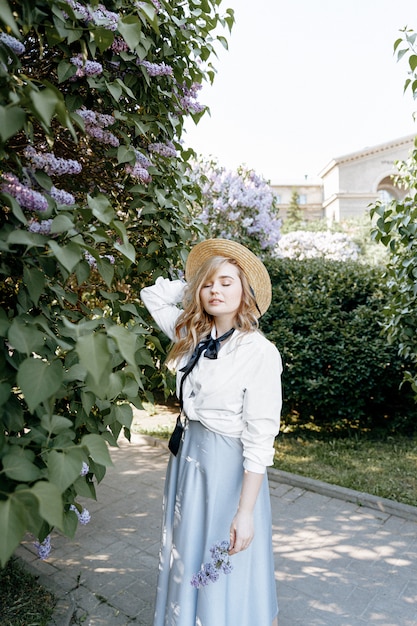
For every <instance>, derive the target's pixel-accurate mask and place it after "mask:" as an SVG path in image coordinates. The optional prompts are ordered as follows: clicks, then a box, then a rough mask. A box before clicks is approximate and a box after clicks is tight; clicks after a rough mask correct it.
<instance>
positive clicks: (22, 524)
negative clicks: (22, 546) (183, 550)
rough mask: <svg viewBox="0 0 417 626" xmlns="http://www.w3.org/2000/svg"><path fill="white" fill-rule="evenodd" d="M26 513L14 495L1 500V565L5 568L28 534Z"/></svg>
mask: <svg viewBox="0 0 417 626" xmlns="http://www.w3.org/2000/svg"><path fill="white" fill-rule="evenodd" d="M26 520H27V516H26V511H25V506H24V504H23V503H22V502H19V501H18V500H17V499H16V498H15V497H13V495H12V496H11V497H9V498H8V499H7V500H0V564H1V566H2V567H4V566H5V565H6V563H7V561H8V560H9V558H10V557H11V556H12V554H13V552H14V551H15V550H16V548H17V546H18V545H19V543H20V542H21V540H22V539H23V536H24V534H25V532H26Z"/></svg>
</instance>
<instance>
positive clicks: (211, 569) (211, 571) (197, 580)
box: [191, 541, 233, 589]
mask: <svg viewBox="0 0 417 626" xmlns="http://www.w3.org/2000/svg"><path fill="white" fill-rule="evenodd" d="M210 553H211V561H209V562H208V563H204V564H203V565H202V566H201V568H200V571H199V572H197V573H196V574H194V575H193V577H192V579H191V585H192V586H193V587H195V588H196V589H200V587H205V586H206V585H208V584H209V583H210V582H216V580H218V579H219V576H220V573H221V572H223V574H230V572H231V571H232V569H233V565H232V564H231V562H230V556H229V542H228V541H218V542H217V543H215V544H214V545H213V546H212V547H211V548H210Z"/></svg>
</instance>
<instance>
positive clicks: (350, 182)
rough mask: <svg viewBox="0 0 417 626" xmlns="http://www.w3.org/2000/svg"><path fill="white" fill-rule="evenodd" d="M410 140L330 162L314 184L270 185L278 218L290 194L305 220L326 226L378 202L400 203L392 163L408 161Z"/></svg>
mask: <svg viewBox="0 0 417 626" xmlns="http://www.w3.org/2000/svg"><path fill="white" fill-rule="evenodd" d="M414 139H415V136H414V135H409V136H407V137H403V138H400V139H396V140H394V141H390V142H387V143H383V144H379V145H377V146H371V147H369V148H364V149H363V150H359V151H357V152H353V153H351V154H347V155H344V156H340V157H337V158H334V159H332V160H331V161H330V163H328V165H326V167H324V168H323V169H322V171H321V172H320V173H319V178H318V180H317V181H314V182H313V181H312V182H309V181H308V180H304V181H301V182H299V183H295V184H273V185H272V188H273V190H274V191H275V193H276V195H277V200H278V205H279V207H280V214H281V216H282V217H283V219H285V216H286V213H287V209H288V206H289V204H290V202H291V197H292V194H293V192H294V190H295V191H297V193H298V197H299V200H298V203H299V206H300V208H302V209H304V211H303V213H304V219H305V220H313V219H318V218H326V219H327V221H328V222H329V223H331V222H334V221H335V222H340V221H342V220H345V219H350V218H354V217H361V216H362V215H364V214H365V212H366V211H367V208H368V206H369V205H370V204H372V203H374V202H375V201H376V200H378V198H381V199H382V200H383V201H389V200H391V199H393V198H395V199H397V200H401V199H402V198H403V197H404V195H405V193H406V192H405V190H403V189H401V188H399V187H397V186H395V184H394V181H393V176H394V175H395V174H396V173H397V168H396V166H395V162H396V161H404V160H406V159H407V158H408V157H409V155H410V152H411V150H412V148H413V146H414Z"/></svg>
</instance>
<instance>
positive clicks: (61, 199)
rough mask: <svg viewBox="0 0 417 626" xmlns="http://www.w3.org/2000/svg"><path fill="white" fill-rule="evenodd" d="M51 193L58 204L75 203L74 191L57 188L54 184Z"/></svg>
mask: <svg viewBox="0 0 417 626" xmlns="http://www.w3.org/2000/svg"><path fill="white" fill-rule="evenodd" d="M49 193H50V194H51V196H52V198H53V199H54V200H55V202H57V203H58V204H66V205H68V206H70V205H71V204H75V198H74V196H73V195H72V193H68V192H67V191H64V190H63V189H57V188H56V187H55V186H54V185H52V187H51V190H50V192H49Z"/></svg>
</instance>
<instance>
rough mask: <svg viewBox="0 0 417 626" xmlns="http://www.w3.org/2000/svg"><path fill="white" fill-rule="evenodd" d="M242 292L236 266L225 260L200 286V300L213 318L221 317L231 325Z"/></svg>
mask: <svg viewBox="0 0 417 626" xmlns="http://www.w3.org/2000/svg"><path fill="white" fill-rule="evenodd" d="M242 293H243V289H242V282H241V280H240V276H239V270H238V268H237V267H236V265H233V263H229V262H225V263H223V264H222V265H221V266H220V267H219V268H218V269H217V270H216V271H215V273H214V274H213V275H212V276H211V277H210V279H209V280H208V281H207V282H206V283H204V284H203V286H202V287H201V289H200V300H201V304H202V305H203V308H204V310H205V311H206V313H208V314H209V315H212V316H213V317H215V318H223V320H224V321H229V323H230V326H232V325H233V321H234V319H235V316H236V313H237V311H238V309H239V306H240V303H241V300H242ZM229 318H230V319H229Z"/></svg>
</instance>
